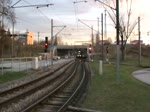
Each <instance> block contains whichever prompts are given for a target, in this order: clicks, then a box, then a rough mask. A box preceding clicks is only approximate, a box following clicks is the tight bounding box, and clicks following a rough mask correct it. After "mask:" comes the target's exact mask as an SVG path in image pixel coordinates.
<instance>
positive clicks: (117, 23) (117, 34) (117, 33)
mask: <svg viewBox="0 0 150 112" xmlns="http://www.w3.org/2000/svg"><path fill="white" fill-rule="evenodd" d="M119 30H120V25H119V0H116V36H117V37H116V39H117V57H116V58H117V62H116V66H117V67H116V72H117V84H119V83H120V69H119V67H120V45H119Z"/></svg>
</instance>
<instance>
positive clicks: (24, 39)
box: [18, 32, 34, 45]
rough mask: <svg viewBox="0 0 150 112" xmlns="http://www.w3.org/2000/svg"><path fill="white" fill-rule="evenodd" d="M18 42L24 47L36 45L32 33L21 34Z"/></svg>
mask: <svg viewBox="0 0 150 112" xmlns="http://www.w3.org/2000/svg"><path fill="white" fill-rule="evenodd" d="M18 41H19V43H20V44H22V45H33V44H34V34H33V33H32V32H26V33H22V34H19V37H18Z"/></svg>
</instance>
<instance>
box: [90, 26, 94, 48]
mask: <svg viewBox="0 0 150 112" xmlns="http://www.w3.org/2000/svg"><path fill="white" fill-rule="evenodd" d="M91 30H92V48H93V46H94V36H93V25H92V27H91Z"/></svg>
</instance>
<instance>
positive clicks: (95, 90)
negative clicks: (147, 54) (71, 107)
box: [82, 61, 150, 112]
mask: <svg viewBox="0 0 150 112" xmlns="http://www.w3.org/2000/svg"><path fill="white" fill-rule="evenodd" d="M145 62H147V61H145ZM90 64H91V68H92V70H93V74H94V75H93V76H92V80H91V86H90V89H89V92H88V93H87V98H86V100H85V102H84V104H83V105H82V107H84V108H90V109H94V110H101V111H103V112H150V86H149V85H146V84H144V83H142V82H141V81H138V80H136V79H135V78H134V77H133V76H132V75H131V74H132V72H133V71H135V70H138V69H142V68H140V67H135V66H126V65H120V83H119V84H117V81H116V65H113V64H104V73H103V75H99V70H98V63H97V62H91V63H90ZM146 65H147V63H146Z"/></svg>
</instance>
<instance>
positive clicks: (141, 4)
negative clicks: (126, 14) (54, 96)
mask: <svg viewBox="0 0 150 112" xmlns="http://www.w3.org/2000/svg"><path fill="white" fill-rule="evenodd" d="M17 1H19V0H13V3H16V2H17ZM80 1H84V0H21V2H19V3H18V4H17V5H15V6H26V5H28V6H29V5H39V4H54V5H52V6H49V7H42V8H39V9H37V8H36V7H25V8H15V13H16V20H17V23H16V25H15V32H21V33H22V32H25V31H27V30H28V31H31V32H33V33H34V34H35V38H36V39H37V32H40V40H41V39H44V38H45V36H48V37H49V38H50V35H51V33H50V32H51V19H53V20H54V26H64V25H66V26H67V27H66V28H65V29H64V30H62V31H61V32H60V33H59V36H61V37H62V39H63V40H64V41H67V42H68V41H70V44H74V43H75V41H88V40H90V39H91V29H90V28H89V27H87V26H86V25H84V24H82V23H81V22H79V21H78V19H80V20H81V21H82V22H84V23H85V24H87V25H89V26H90V27H91V26H92V25H93V27H94V29H95V30H97V29H98V28H97V18H101V13H104V9H103V8H102V7H101V6H100V3H99V2H95V1H94V0H87V3H84V2H80ZM122 1H126V0H122ZM73 2H78V3H75V4H74V3H73ZM149 4H150V1H149V0H133V14H132V15H133V18H134V20H136V18H138V16H140V17H141V19H142V20H141V33H142V38H146V39H144V40H147V41H146V42H148V41H149V38H150V37H148V36H147V32H148V31H150V28H149V26H150V21H149V19H150V9H149ZM103 17H104V15H103ZM89 20H93V21H89ZM100 25H101V20H100ZM112 25H113V23H112V22H111V20H110V19H109V16H108V15H107V36H108V37H112V38H113V39H114V38H115V29H114V27H113V26H112ZM61 28H62V27H54V35H55V34H56V33H57V32H58V31H60V29H61ZM100 32H101V28H100ZM134 32H135V34H137V33H138V28H137V27H136V28H135V31H134ZM94 33H96V32H94ZM70 34H71V35H70ZM131 40H132V39H131Z"/></svg>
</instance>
